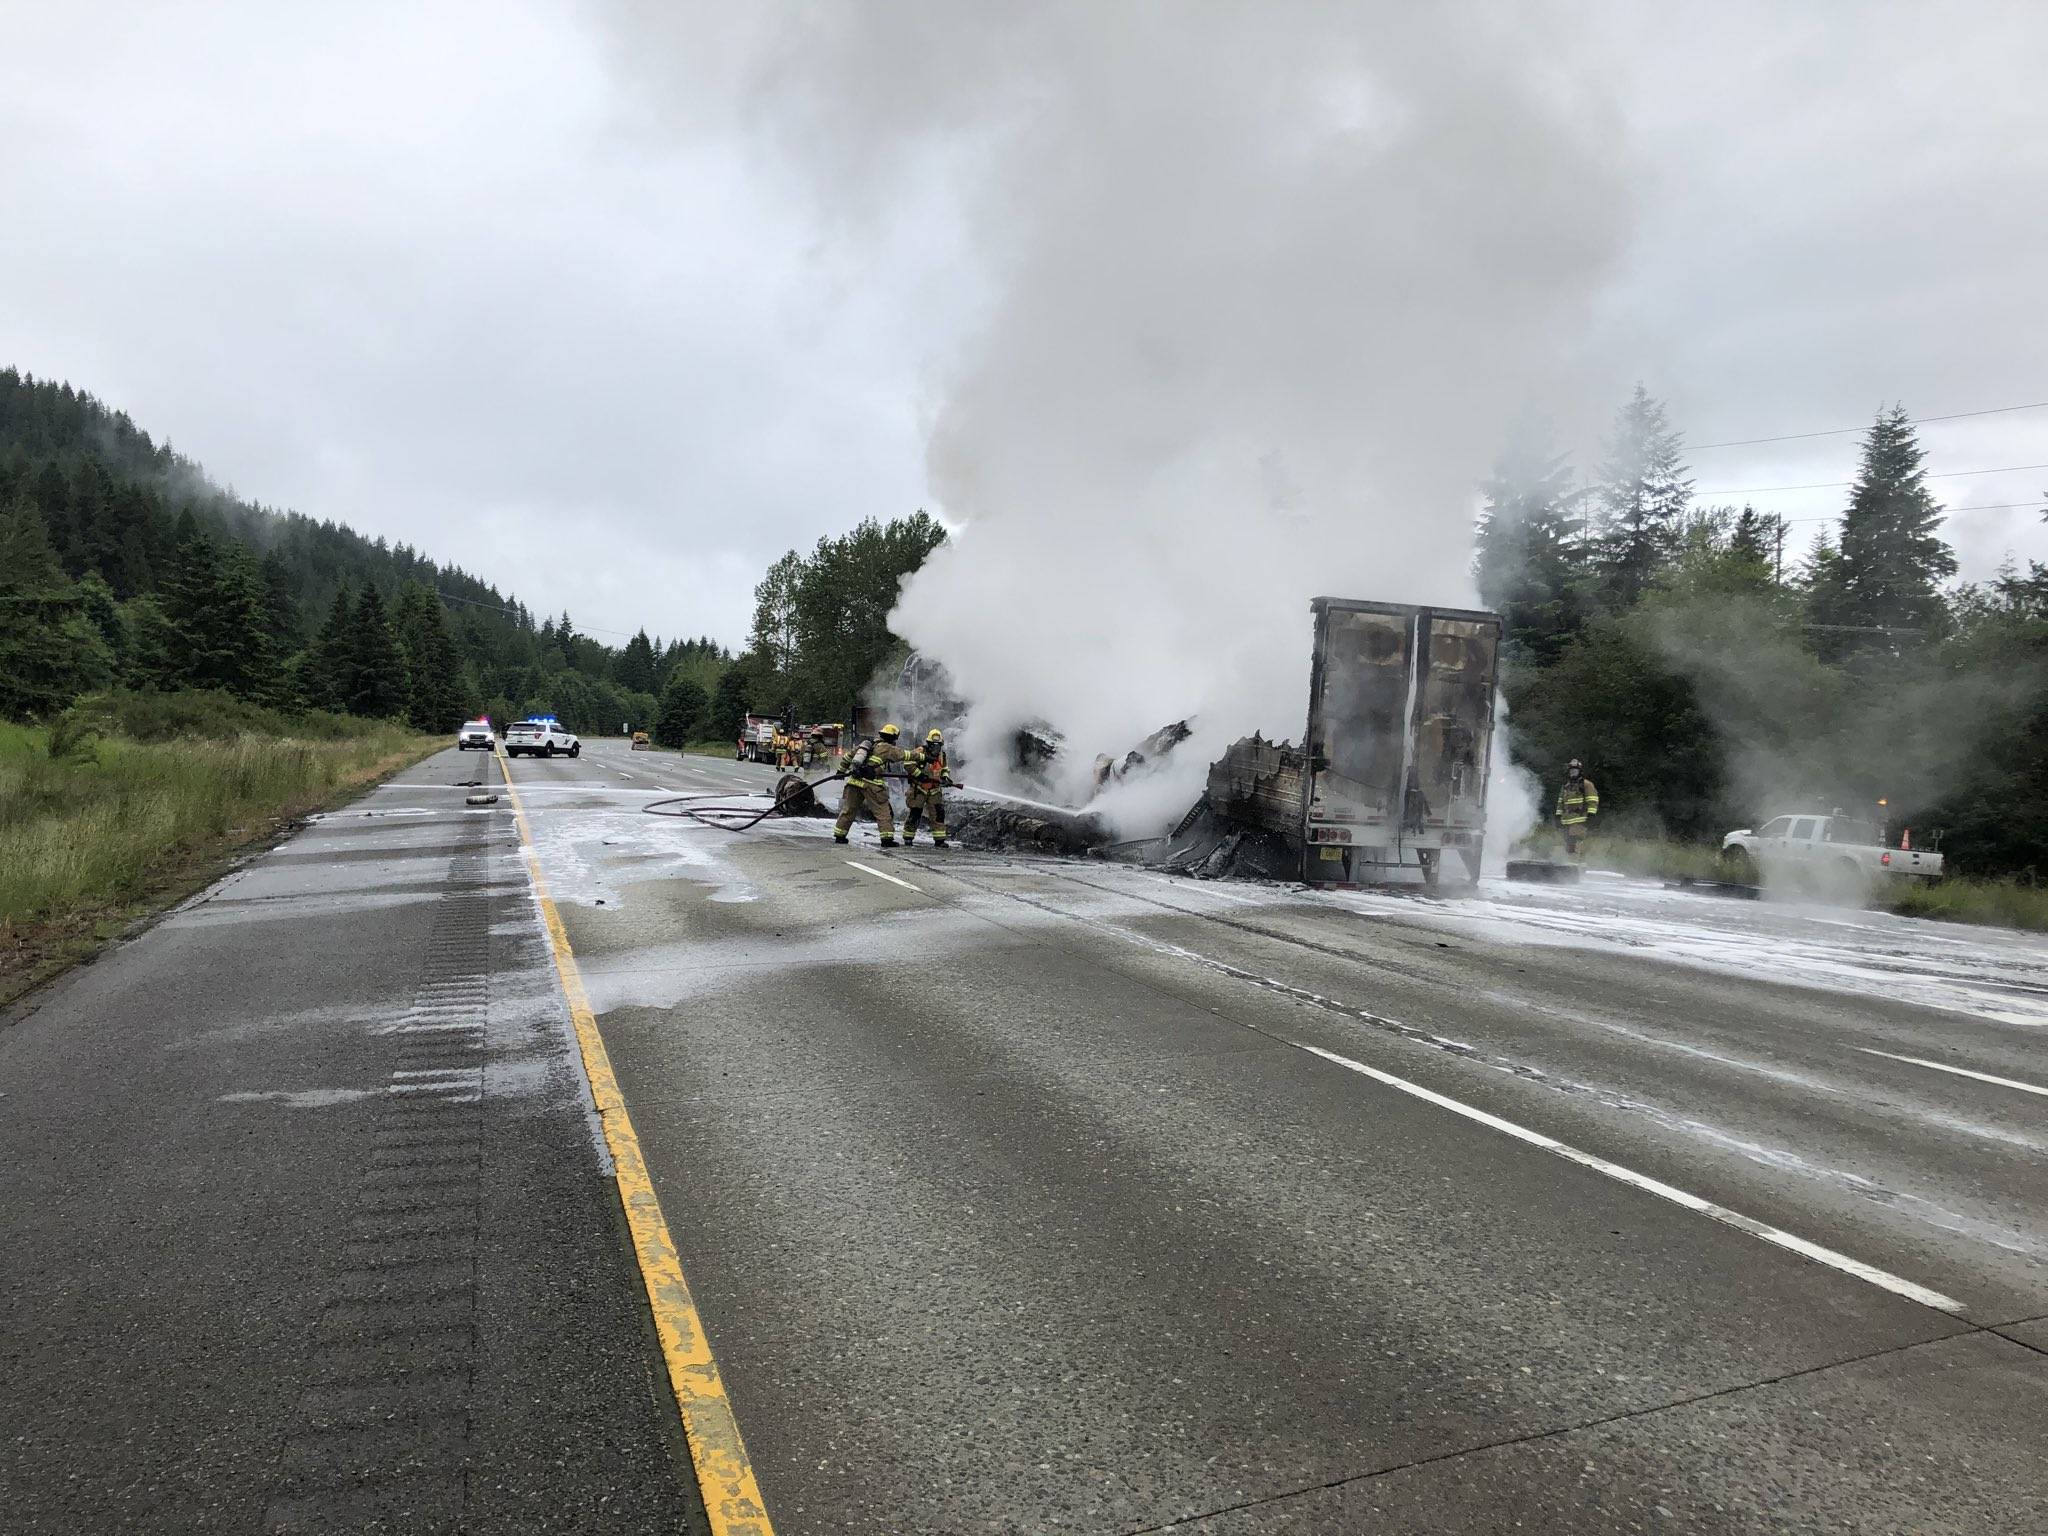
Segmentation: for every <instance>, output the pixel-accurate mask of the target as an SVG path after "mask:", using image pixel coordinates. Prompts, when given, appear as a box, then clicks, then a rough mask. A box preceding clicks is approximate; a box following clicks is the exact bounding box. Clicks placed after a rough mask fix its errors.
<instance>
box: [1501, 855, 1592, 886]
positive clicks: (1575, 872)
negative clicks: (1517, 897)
mask: <svg viewBox="0 0 2048 1536" xmlns="http://www.w3.org/2000/svg"><path fill="white" fill-rule="evenodd" d="M1581 873H1583V871H1582V870H1581V869H1580V868H1579V866H1578V865H1576V864H1572V863H1567V862H1566V861H1565V860H1563V859H1509V860H1508V878H1509V879H1510V880H1522V881H1526V882H1528V883H1529V884H1532V885H1577V884H1578V883H1579V876H1580V874H1581Z"/></svg>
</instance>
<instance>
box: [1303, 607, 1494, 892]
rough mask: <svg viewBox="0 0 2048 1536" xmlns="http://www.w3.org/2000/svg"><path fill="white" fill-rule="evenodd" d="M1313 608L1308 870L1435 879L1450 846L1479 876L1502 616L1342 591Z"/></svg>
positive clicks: (1316, 877)
mask: <svg viewBox="0 0 2048 1536" xmlns="http://www.w3.org/2000/svg"><path fill="white" fill-rule="evenodd" d="M1312 608H1313V611H1314V613H1315V651H1314V659H1313V664H1312V666H1311V669H1310V674H1309V707H1308V730H1307V733H1306V735H1305V736H1304V738H1303V740H1304V742H1305V743H1306V746H1307V751H1306V753H1305V756H1306V759H1307V769H1306V772H1307V775H1308V782H1307V785H1306V786H1305V792H1304V793H1303V795H1302V878H1303V880H1305V881H1309V882H1325V883H1343V884H1349V883H1353V882H1356V881H1360V880H1369V879H1373V878H1377V877H1378V876H1380V875H1383V874H1385V873H1386V872H1388V871H1389V870H1391V869H1392V868H1395V867H1398V866H1402V865H1406V866H1408V867H1410V868H1415V869H1419V870H1420V872H1421V874H1422V877H1423V879H1424V880H1425V881H1427V882H1428V883H1430V884H1434V883H1435V882H1436V878H1437V870H1438V867H1439V865H1440V862H1441V860H1442V857H1443V853H1444V851H1445V850H1446V849H1456V850H1457V851H1458V853H1459V855H1460V856H1461V858H1462V861H1463V862H1464V864H1465V865H1466V867H1467V868H1468V869H1469V870H1470V871H1471V874H1472V877H1473V878H1474V879H1477V878H1478V876H1479V866H1480V859H1481V856H1482V854H1483V852H1484V849H1485V841H1486V781H1487V770H1488V765H1489V760H1490V757H1491V754H1492V750H1493V696H1494V686H1495V683H1496V682H1497V680H1498V672H1499V656H1500V634H1501V621H1500V616H1499V615H1498V614H1492V613H1484V612H1480V611H1477V610H1472V609H1458V608H1423V607H1415V606H1411V605H1409V604H1406V603H1372V602H1360V601H1355V600H1350V599H1345V598H1334V597H1319V598H1317V599H1316V600H1315V601H1314V603H1313V604H1312Z"/></svg>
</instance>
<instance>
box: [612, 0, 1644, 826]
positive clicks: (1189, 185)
mask: <svg viewBox="0 0 2048 1536" xmlns="http://www.w3.org/2000/svg"><path fill="white" fill-rule="evenodd" d="M742 9H744V10H746V11H748V12H749V13H750V14H749V16H748V17H747V19H746V20H745V21H744V22H741V23H725V24H724V25H725V26H726V28H727V29H728V30H725V31H720V30H719V27H720V25H721V24H720V23H719V22H718V21H717V20H716V18H715V17H714V15H713V14H712V13H708V12H707V13H700V14H699V15H698V16H696V17H693V18H692V19H691V21H690V22H689V23H663V22H659V21H657V20H654V19H652V16H651V15H650V17H649V18H647V19H643V20H642V21H640V22H636V24H635V38H636V41H635V48H636V50H638V51H639V52H640V53H641V54H642V55H643V57H644V56H645V55H646V54H648V53H650V52H651V53H652V54H654V55H657V56H659V55H661V54H663V52H664V51H665V50H674V54H673V55H672V56H676V57H680V56H683V55H688V56H690V57H691V58H693V59H694V60H695V72H696V77H697V78H698V80H699V81H700V82H702V89H701V91H700V92H699V94H698V96H697V98H696V104H695V105H694V106H693V107H690V108H687V109H684V110H687V111H691V112H696V113H699V114H703V113H709V112H712V111H715V110H719V109H720V108H719V106H718V105H717V103H716V102H713V101H712V95H713V94H716V93H718V92H724V93H727V94H724V95H722V96H718V102H723V103H725V104H728V105H736V107H737V110H739V111H740V112H742V113H743V114H744V115H745V117H746V120H747V121H748V122H749V123H750V124H752V125H753V128H754V130H755V139H756V143H757V144H758V145H759V146H760V147H761V148H762V149H763V150H764V151H765V160H764V163H772V164H773V165H775V166H776V167H778V168H780V169H781V170H783V171H792V170H793V171H794V172H795V173H796V174H797V176H798V177H799V178H800V179H801V184H802V185H803V186H804V187H806V188H807V189H808V193H809V196H810V197H811V198H812V199H813V208H814V212H815V214H816V216H817V217H818V219H819V221H820V227H821V228H822V229H823V230H824V231H825V233H826V235H827V237H828V238H830V239H843V240H855V241H859V240H867V241H871V242H873V244H874V246H875V247H876V248H877V249H881V248H893V249H900V248H901V240H900V235H901V231H900V229H898V230H896V233H895V234H894V235H891V234H889V233H887V231H889V230H890V228H891V226H892V220H893V219H895V218H896V217H897V216H898V215H899V214H900V213H901V212H902V211H903V210H904V209H906V208H913V207H914V208H916V209H918V210H922V212H921V214H920V216H921V217H926V218H930V217H932V215H931V210H932V209H933V208H934V207H937V208H938V209H940V210H942V214H941V215H940V217H939V218H938V228H939V229H941V230H942V231H943V243H945V244H946V245H947V246H948V248H949V249H950V250H952V251H953V252H954V253H955V256H954V257H953V258H951V260H953V261H957V265H958V271H957V272H956V273H955V276H956V277H957V276H959V275H960V274H963V273H964V274H965V275H966V276H965V281H964V284H963V288H964V291H967V292H970V293H971V294H972V298H971V300H970V301H968V302H966V303H964V304H963V305H962V306H961V307H962V310H963V311H964V312H963V313H961V314H958V315H955V316H952V317H951V318H952V319H953V320H955V321H957V323H956V324H953V325H952V329H951V334H947V335H944V336H939V337H935V338H934V339H933V355H932V367H931V379H930V388H931V392H932V394H931V404H930V416H929V420H930V430H929V436H928V472H929V481H930V487H931V491H932V495H933V499H934V502H935V506H934V508H933V510H934V511H936V512H938V513H940V514H941V515H942V516H943V517H944V518H945V519H946V520H947V521H948V522H949V523H950V524H951V525H952V526H953V527H954V528H955V530H956V533H955V537H954V538H953V539H952V541H951V542H950V543H949V544H948V545H947V546H946V547H945V548H943V549H941V550H940V551H939V552H938V553H937V554H936V555H935V556H934V557H933V558H932V560H931V561H930V562H929V564H928V565H927V566H926V567H925V568H924V569H923V570H922V571H921V572H919V573H918V574H917V575H916V576H915V577H913V578H912V579H911V580H910V581H909V582H908V583H907V584H906V587H905V590H904V592H903V594H902V600H901V603H900V606H899V607H898V609H897V610H896V614H895V617H894V618H893V619H892V627H893V628H894V629H895V630H896V631H897V632H898V633H899V634H901V635H903V636H904V637H906V638H907V639H908V640H909V641H910V642H911V643H912V644H913V645H915V646H916V647H917V648H918V650H919V651H920V652H922V653H924V654H926V655H929V656H932V657H935V658H937V659H939V660H940V661H942V662H943V663H944V665H945V666H946V668H947V669H948V670H949V671H950V673H951V675H952V677H953V679H954V681H955V683H956V684H957V686H958V689H959V691H960V693H961V694H962V696H963V697H965V698H966V699H967V700H968V701H969V703H970V705H971V708H972V718H971V723H970V726H969V728H968V730H967V732H966V734H965V737H964V740H962V741H961V742H960V744H959V745H960V748H961V751H962V756H963V757H964V758H965V759H966V760H968V761H971V762H975V763H976V764H977V765H983V771H986V768H985V765H988V764H990V763H993V762H995V761H997V760H999V759H1000V758H1001V757H1002V755H1003V754H1002V751H1001V749H1000V747H1001V743H1002V742H1003V741H1004V740H1005V739H1006V738H1007V737H1008V735H1009V733H1010V732H1011V731H1013V730H1014V728H1015V727H1016V726H1018V725H1020V724H1022V723H1024V722H1027V721H1043V722H1046V723H1048V724H1050V725H1051V726H1053V727H1055V728H1056V729H1057V730H1058V731H1060V732H1062V733H1063V734H1064V736H1065V738H1066V742H1067V748H1066V752H1065V754H1064V757H1065V759H1066V761H1067V764H1068V770H1067V771H1069V772H1070V773H1078V772H1085V769H1086V766H1087V764H1088V762H1089V761H1090V759H1092V757H1093V756H1094V754H1095V753H1097V752H1111V753H1114V754H1117V755H1119V756H1121V754H1122V753H1123V751H1124V750H1126V749H1127V748H1128V747H1129V746H1130V745H1132V744H1133V743H1134V742H1135V741H1137V740H1138V739H1139V738H1140V737H1142V736H1143V735H1145V734H1146V733H1147V732H1149V731H1151V730H1152V729H1154V728H1155V727H1157V726H1159V725H1161V724H1163V723H1165V722H1168V721H1171V720H1175V719H1179V718H1183V717H1188V718H1192V719H1193V720H1194V721H1195V722H1196V725H1197V736H1196V738H1195V739H1194V740H1193V741H1192V742H1190V743H1189V744H1188V745H1187V747H1185V748H1184V749H1183V750H1182V752H1181V753H1179V754H1177V757H1179V758H1180V759H1182V760H1184V761H1185V763H1186V764H1187V768H1184V769H1183V770H1182V772H1183V773H1186V772H1187V771H1189V770H1190V769H1192V770H1194V771H1199V769H1200V767H1201V765H1202V764H1205V763H1206V762H1207V761H1208V760H1209V759H1210V758H1212V757H1213V756H1215V755H1216V754H1217V752H1219V751H1220V750H1221V748H1222V747H1223V746H1224V745H1225V744H1226V743H1227V742H1229V741H1230V740H1231V739H1233V738H1235V737H1237V736H1239V735H1242V734H1246V733H1248V732H1250V731H1252V730H1255V729H1257V730H1262V731H1264V732H1266V733H1267V734H1268V735H1269V736H1278V737H1283V738H1294V737H1298V735H1299V733H1300V730H1301V725H1302V721H1303V717H1304V715H1305V712H1306V699H1307V688H1308V656H1307V641H1308V637H1309V620H1308V601H1309V599H1310V598H1311V597H1312V596H1314V595H1316V594H1318V593H1329V594H1334V595H1338V596H1346V597H1370V598H1381V599H1388V600H1394V601H1414V602H1425V601H1434V602H1451V603H1468V604H1469V603H1471V602H1472V601H1473V600H1474V599H1473V593H1472V590H1471V585H1470V580H1469V576H1468V570H1469V565H1470V549H1471V524H1472V515H1473V508H1474V501H1473V487H1474V485H1475V484H1476V482H1477V481H1478V480H1479V479H1480V478H1481V476H1482V474H1483V473H1484V470H1485V467H1486V464H1487V462H1488V459H1489V458H1490V456H1491V454H1492V453H1493V451H1494V449H1495V448H1496V446H1497V444H1498V443H1499V441H1500V440H1501V437H1502V435H1503V432H1504V430H1505V426H1506V423H1507V421H1508V419H1509V418H1510V417H1511V416H1512V415H1513V414H1514V413H1515V411H1516V410H1517V409H1519V408H1521V407H1523V406H1524V405H1526V404H1527V403H1528V402H1529V401H1530V400H1531V399H1532V398H1536V397H1541V396H1544V395H1546V394H1547V393H1549V392H1552V391H1554V390H1556V389H1558V388H1559V387H1560V384H1561V382H1562V381H1564V380H1565V379H1566V378H1567V377H1569V376H1570V375H1571V373H1572V371H1573V367H1574V358H1575V355H1576V353H1577V350H1578V340H1579V337H1580V336H1581V335H1582V334H1583V332H1584V330H1585V328H1586V327H1587V325H1588V322H1589V318H1590V309H1591V303H1592V300H1593V298H1594V297H1595V295H1596V294H1597V292H1598V291H1599V289H1600V286H1601V285H1602V283H1603V282H1604V281H1605V279H1606V277H1607V275H1608V274H1609V272H1610V271H1611V269H1612V267H1613V265H1614V264H1615V263H1616V261H1617V260H1618V258H1619V256H1620V255H1621V252H1622V248H1623V245H1624V243H1625V240H1626V238H1627V236H1628V234H1629V231H1630V228H1631V219H1632V205H1631V198H1630V195H1629V187H1628V181H1629V177H1628V175H1627V167H1626V166H1625V165H1624V164H1623V163H1622V162H1621V160H1620V157H1619V154H1618V151H1617V150H1616V147H1615V146H1616V145H1617V144H1618V142H1619V140H1620V137H1621V136H1620V134H1619V132H1618V131H1617V130H1616V129H1615V128H1614V126H1613V124H1612V122H1611V121H1610V112H1609V109H1608V107H1607V106H1606V104H1605V98H1604V97H1603V95H1602V93H1601V91H1600V90H1599V89H1598V87H1597V85H1596V84H1595V83H1594V82H1593V81H1592V80H1591V79H1590V78H1589V76H1590V74H1591V71H1590V69H1589V68H1588V67H1587V66H1585V65H1584V64H1583V63H1582V62H1581V57H1580V54H1579V50H1578V48H1577V46H1576V41H1575V39H1574V38H1573V36H1572V29H1571V27H1570V26H1569V25H1568V24H1567V23H1566V21H1565V20H1563V19H1561V18H1564V17H1567V16H1568V15H1569V14H1570V13H1566V12H1559V13H1558V14H1557V15H1556V16H1546V15H1545V14H1544V13H1542V12H1540V11H1537V10H1534V9H1530V8H1515V10H1514V12H1513V14H1512V15H1509V14H1507V13H1506V12H1504V11H1502V10H1499V9H1495V8H1485V9H1481V8H1477V7H1474V8H1470V9H1467V8H1463V7H1434V6H1415V5H1412V4H1407V3H1387V4H1349V5H1337V4H1312V3H1262V4H1257V5H1215V4H1178V5H1163V4H1140V3H1132V4H1124V5H1100V4H1093V3H1085V0H1075V3H1052V4H1041V5H1033V6H957V5H951V4H898V5H890V6H865V7H820V8H816V9H812V8H789V9H783V10H779V11H769V12H762V11H761V10H760V9H759V8H755V7H748V8H742ZM700 21H701V22H702V23H703V24H704V26H705V28H706V29H708V30H707V31H706V32H694V31H693V30H692V28H693V27H694V26H695V24H696V23H697V22H700ZM663 26H666V27H667V28H668V30H667V32H666V34H665V35H664V36H663V37H662V38H660V39H659V40H651V39H650V37H649V36H648V33H649V32H650V30H653V29H658V28H661V27H663ZM733 27H737V28H738V29H739V30H737V31H734V30H730V29H731V28H733ZM642 67H645V66H644V65H643V66H642ZM707 93H709V94H707ZM956 291H961V290H956ZM1067 787H1068V788H1070V789H1071V788H1072V787H1074V786H1072V785H1069V786H1067ZM1183 789H1184V786H1179V787H1176V788H1175V789H1174V790H1173V791H1172V792H1169V793H1166V794H1164V795H1163V796H1162V795H1158V794H1156V793H1152V794H1148V795H1147V799H1148V801H1149V800H1150V799H1154V798H1157V799H1158V800H1159V802H1160V805H1161V806H1165V807H1171V808H1172V809H1173V810H1175V811H1177V810H1178V809H1181V808H1184V807H1185V805H1186V804H1187V801H1188V798H1189V796H1188V795H1187V794H1185V793H1184V792H1182V791H1183ZM1133 809H1134V812H1135V808H1133ZM1154 809H1155V807H1153V806H1151V805H1150V804H1147V805H1146V806H1145V807H1144V810H1145V812H1146V813H1148V814H1149V813H1150V812H1151V811H1153V810H1154ZM1130 819H1133V820H1136V819H1142V818H1141V817H1138V816H1136V815H1135V814H1134V815H1133V817H1132V818H1130Z"/></svg>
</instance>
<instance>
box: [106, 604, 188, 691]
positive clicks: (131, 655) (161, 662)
mask: <svg viewBox="0 0 2048 1536" xmlns="http://www.w3.org/2000/svg"><path fill="white" fill-rule="evenodd" d="M121 621H122V628H123V629H124V630H125V631H126V633H127V636H128V645H127V653H126V654H125V655H124V656H123V657H122V658H121V673H120V676H121V686H122V687H124V688H150V689H154V690H156V691H158V692H168V691H169V690H171V689H173V688H176V687H177V686H178V658H177V650H178V636H177V632H176V631H175V630H173V629H172V628H171V621H170V620H169V619H168V618H166V617H165V616H164V607H163V604H162V603H160V602H158V601H157V599H156V595H155V594H154V593H145V594H144V595H143V596H141V597H136V598H130V599H129V600H128V601H127V602H126V603H123V604H122V605H121Z"/></svg>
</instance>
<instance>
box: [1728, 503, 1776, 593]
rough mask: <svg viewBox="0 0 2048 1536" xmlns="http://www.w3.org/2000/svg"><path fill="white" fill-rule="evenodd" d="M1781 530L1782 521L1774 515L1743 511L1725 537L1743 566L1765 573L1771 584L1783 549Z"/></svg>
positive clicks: (1750, 509) (1752, 509)
mask: <svg viewBox="0 0 2048 1536" xmlns="http://www.w3.org/2000/svg"><path fill="white" fill-rule="evenodd" d="M1785 529H1786V525H1785V519H1784V518H1782V517H1779V516H1777V515H1776V514H1775V513H1769V514H1766V513H1763V512H1759V511H1757V510H1756V508H1754V507H1744V508H1743V509H1742V511H1741V512H1740V513H1738V514H1737V515H1736V518H1735V527H1734V530H1733V531H1732V532H1731V533H1730V534H1729V536H1728V547H1729V549H1730V551H1731V552H1732V553H1733V554H1735V555H1736V556H1737V557H1738V558H1740V559H1741V560H1742V561H1744V562H1745V563H1747V564H1750V565H1755V566H1761V567H1763V568H1765V569H1767V570H1769V571H1770V573H1771V579H1772V580H1773V581H1774V582H1775V581H1776V580H1777V579H1778V574H1779V572H1778V566H1779V562H1780V561H1781V560H1782V558H1783V552H1784V548H1785Z"/></svg>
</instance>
